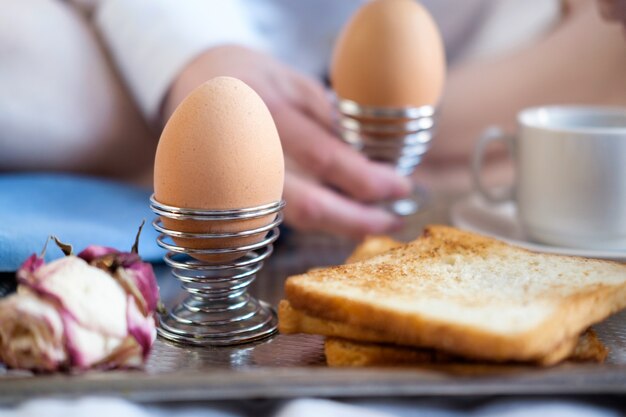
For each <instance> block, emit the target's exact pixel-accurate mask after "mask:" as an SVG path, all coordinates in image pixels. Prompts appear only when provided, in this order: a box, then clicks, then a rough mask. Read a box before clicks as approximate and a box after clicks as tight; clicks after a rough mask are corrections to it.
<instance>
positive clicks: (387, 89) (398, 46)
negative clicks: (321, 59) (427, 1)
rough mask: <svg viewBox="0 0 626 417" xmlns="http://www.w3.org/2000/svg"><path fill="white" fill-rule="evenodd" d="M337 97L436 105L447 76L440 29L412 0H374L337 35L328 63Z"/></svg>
mask: <svg viewBox="0 0 626 417" xmlns="http://www.w3.org/2000/svg"><path fill="white" fill-rule="evenodd" d="M330 76H331V82H332V85H333V89H334V90H335V92H336V93H337V95H338V96H339V97H340V98H343V99H349V100H353V101H355V102H357V103H358V104H360V105H367V106H385V107H407V106H414V107H419V106H424V105H436V104H437V103H438V101H439V97H440V96H441V92H442V89H443V84H444V79H445V54H444V48H443V42H442V40H441V35H440V33H439V30H438V28H437V26H436V24H435V22H434V21H433V19H432V17H431V16H430V14H429V13H428V11H427V10H426V9H424V7H423V6H422V5H420V4H419V3H417V2H416V1H414V0H373V1H371V2H369V3H367V4H366V5H364V6H363V7H361V8H360V9H359V10H358V11H357V12H356V13H355V14H354V16H352V18H351V19H350V20H349V22H348V23H347V25H346V26H345V27H344V29H343V31H342V33H341V34H340V36H339V39H338V40H337V43H336V45H335V50H334V53H333V58H332V63H331V69H330Z"/></svg>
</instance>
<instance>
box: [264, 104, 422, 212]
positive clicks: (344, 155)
mask: <svg viewBox="0 0 626 417" xmlns="http://www.w3.org/2000/svg"><path fill="white" fill-rule="evenodd" d="M275 121H276V124H277V126H278V131H279V132H280V136H281V141H282V144H283V148H284V150H285V153H286V154H287V155H289V156H290V157H291V158H293V159H294V160H295V161H297V162H298V164H299V165H300V166H302V167H303V168H304V169H305V170H307V171H308V172H310V173H312V174H313V175H314V176H315V177H316V178H318V179H320V180H321V181H322V182H325V183H327V184H329V185H332V186H334V187H336V188H338V189H340V190H341V191H343V192H344V193H346V194H348V195H349V196H352V197H354V198H356V199H358V200H361V201H380V200H387V199H395V198H401V197H405V196H406V195H408V194H409V192H410V190H411V183H410V180H409V179H408V178H404V177H401V176H399V175H398V174H397V173H396V172H395V171H394V170H393V168H391V167H390V166H387V165H383V164H380V163H375V162H371V161H369V160H368V159H367V158H366V157H365V156H363V155H362V154H360V153H359V152H357V151H356V150H354V149H353V148H351V147H350V146H349V145H347V144H345V143H343V142H341V141H340V140H339V139H338V138H336V137H335V136H333V135H332V134H331V133H330V132H329V131H328V130H326V129H324V128H323V126H321V125H320V124H319V123H318V122H317V121H315V120H313V119H311V118H310V117H307V116H306V115H305V114H303V113H301V112H300V111H298V109H295V108H293V107H291V106H285V107H283V108H282V109H281V110H280V111H278V112H276V113H275Z"/></svg>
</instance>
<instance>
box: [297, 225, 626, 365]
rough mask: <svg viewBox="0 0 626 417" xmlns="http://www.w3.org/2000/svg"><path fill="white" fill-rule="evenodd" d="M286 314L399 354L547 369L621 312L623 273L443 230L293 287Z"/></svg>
mask: <svg viewBox="0 0 626 417" xmlns="http://www.w3.org/2000/svg"><path fill="white" fill-rule="evenodd" d="M285 291H286V295H287V299H288V300H289V301H290V303H291V305H292V306H293V307H294V308H295V309H297V310H301V311H302V312H304V313H306V314H307V315H310V316H312V317H316V318H321V319H326V320H332V321H335V322H339V323H344V324H347V325H350V326H354V327H357V328H363V329H368V330H372V331H375V332H385V333H387V334H388V335H394V337H395V338H396V339H398V340H399V339H401V340H402V342H403V343H402V344H404V345H410V346H415V347H429V348H434V349H439V350H443V351H446V352H450V353H452V354H455V355H458V356H462V357H468V358H475V359H485V360H491V361H543V359H544V358H546V357H550V355H551V354H552V353H553V352H554V351H555V350H557V349H559V347H561V346H564V345H566V344H567V343H570V345H571V346H572V348H573V346H574V345H575V344H576V340H577V337H578V335H579V334H580V333H582V331H583V330H584V329H586V328H588V327H589V326H590V325H591V324H594V323H597V322H599V321H601V320H603V319H604V318H606V317H607V316H608V315H609V314H611V313H614V312H616V311H618V310H620V309H622V308H624V307H626V266H624V265H621V264H617V263H612V262H606V261H598V260H590V259H582V258H575V257H566V256H558V255H546V254H538V253H533V252H529V251H526V250H524V249H521V248H517V247H514V246H510V245H507V244H505V243H503V242H499V241H497V240H495V239H491V238H487V237H483V236H480V235H477V234H474V233H469V232H464V231H461V230H458V229H454V228H451V227H446V226H430V227H427V228H426V230H425V233H424V235H423V237H421V238H419V239H417V240H415V241H414V242H411V243H410V244H407V245H402V246H400V247H397V248H395V249H392V250H390V251H388V252H386V253H384V254H381V255H378V256H375V257H374V258H371V259H368V260H365V261H362V262H358V263H354V264H349V265H342V266H336V267H331V268H325V269H322V270H317V271H312V272H308V273H306V274H303V275H298V276H293V277H290V278H289V279H288V280H287V282H286V284H285Z"/></svg>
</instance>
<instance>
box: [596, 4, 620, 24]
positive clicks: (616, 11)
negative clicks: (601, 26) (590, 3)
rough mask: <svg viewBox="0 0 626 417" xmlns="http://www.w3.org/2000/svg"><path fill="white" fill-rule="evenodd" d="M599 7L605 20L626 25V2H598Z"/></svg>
mask: <svg viewBox="0 0 626 417" xmlns="http://www.w3.org/2000/svg"><path fill="white" fill-rule="evenodd" d="M598 6H599V7H600V14H601V15H602V17H603V18H605V19H606V20H611V21H621V22H622V23H623V24H624V25H626V0H598ZM625 27H626V26H625Z"/></svg>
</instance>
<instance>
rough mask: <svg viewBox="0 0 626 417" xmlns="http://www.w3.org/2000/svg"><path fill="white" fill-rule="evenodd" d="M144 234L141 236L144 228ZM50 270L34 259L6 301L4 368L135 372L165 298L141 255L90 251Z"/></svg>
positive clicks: (0, 335)
mask: <svg viewBox="0 0 626 417" xmlns="http://www.w3.org/2000/svg"><path fill="white" fill-rule="evenodd" d="M140 230H141V229H140ZM63 249H64V251H65V252H66V255H67V256H66V257H64V258H62V259H58V260H56V261H54V262H51V263H48V264H46V263H45V262H44V261H43V257H42V256H37V255H32V256H31V257H30V258H28V259H27V260H26V262H24V264H23V265H22V266H21V267H20V269H19V270H18V272H17V277H18V291H17V293H16V294H13V295H11V296H9V297H7V298H5V299H3V300H0V317H1V318H2V319H1V320H0V361H2V362H4V363H5V364H7V365H8V366H9V367H13V368H25V369H33V370H39V371H55V370H60V369H87V368H92V367H97V368H117V367H136V366H140V365H142V364H143V363H144V362H145V360H146V358H147V357H148V354H149V352H150V348H151V346H152V343H153V342H154V340H155V338H156V329H155V311H156V307H157V304H158V299H159V290H158V287H157V284H156V278H155V276H154V272H153V271H152V266H151V265H150V264H149V263H145V262H142V261H141V259H140V258H139V256H138V255H137V253H136V244H135V246H133V251H132V252H119V251H117V250H115V249H112V248H106V247H102V246H89V247H88V248H86V249H85V250H83V251H82V252H81V253H79V254H78V256H74V255H71V254H68V253H69V252H71V247H69V246H63Z"/></svg>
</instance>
